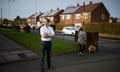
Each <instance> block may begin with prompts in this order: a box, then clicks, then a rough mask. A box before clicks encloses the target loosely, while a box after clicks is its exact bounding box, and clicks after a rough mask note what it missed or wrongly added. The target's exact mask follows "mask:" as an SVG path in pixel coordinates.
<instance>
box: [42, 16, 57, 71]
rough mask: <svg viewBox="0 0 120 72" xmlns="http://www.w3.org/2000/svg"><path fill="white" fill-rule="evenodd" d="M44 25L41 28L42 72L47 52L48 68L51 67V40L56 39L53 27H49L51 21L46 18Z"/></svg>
mask: <svg viewBox="0 0 120 72" xmlns="http://www.w3.org/2000/svg"><path fill="white" fill-rule="evenodd" d="M43 24H44V26H42V27H41V28H40V35H41V62H40V65H41V71H42V72H44V56H45V52H47V65H48V66H47V67H48V69H50V67H51V47H52V44H51V40H52V37H54V35H55V32H54V30H53V28H52V27H50V26H49V19H48V18H44V19H43Z"/></svg>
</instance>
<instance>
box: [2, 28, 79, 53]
mask: <svg viewBox="0 0 120 72" xmlns="http://www.w3.org/2000/svg"><path fill="white" fill-rule="evenodd" d="M0 32H2V34H3V35H4V36H6V37H8V38H10V39H12V40H14V41H16V42H18V43H20V44H21V45H23V46H25V47H26V48H29V49H31V50H32V51H34V52H36V53H38V54H40V49H41V48H40V43H41V41H40V36H39V35H34V34H29V33H20V32H16V31H13V30H9V29H2V28H0ZM76 51H77V48H76V45H75V44H73V43H68V42H65V41H63V40H58V39H55V38H53V40H52V55H58V54H67V53H74V52H76Z"/></svg>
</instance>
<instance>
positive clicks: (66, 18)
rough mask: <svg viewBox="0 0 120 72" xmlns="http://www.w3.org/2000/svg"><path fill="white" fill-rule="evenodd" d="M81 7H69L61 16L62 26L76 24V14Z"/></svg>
mask: <svg viewBox="0 0 120 72" xmlns="http://www.w3.org/2000/svg"><path fill="white" fill-rule="evenodd" d="M78 8H79V6H68V7H67V8H66V9H65V10H64V12H63V13H61V14H60V24H74V12H75V11H76V10H77V9H78Z"/></svg>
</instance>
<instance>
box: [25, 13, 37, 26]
mask: <svg viewBox="0 0 120 72" xmlns="http://www.w3.org/2000/svg"><path fill="white" fill-rule="evenodd" d="M27 24H29V25H32V24H35V14H32V15H31V16H29V17H28V18H27Z"/></svg>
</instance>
